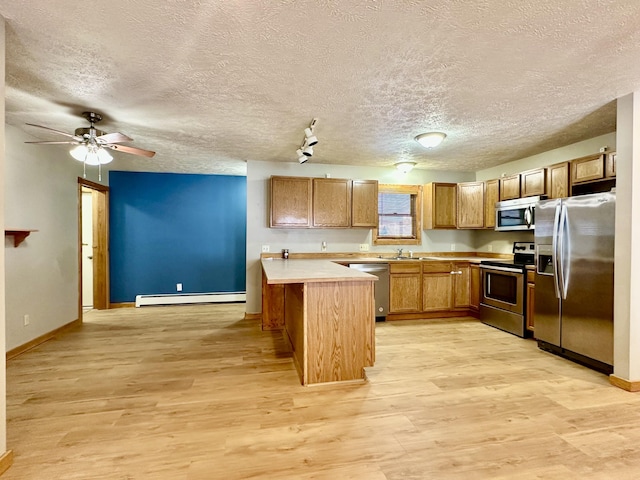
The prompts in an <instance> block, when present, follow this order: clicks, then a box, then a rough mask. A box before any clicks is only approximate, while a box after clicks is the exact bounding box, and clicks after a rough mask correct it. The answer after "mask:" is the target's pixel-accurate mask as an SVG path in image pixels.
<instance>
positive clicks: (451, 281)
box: [422, 262, 471, 312]
mask: <svg viewBox="0 0 640 480" xmlns="http://www.w3.org/2000/svg"><path fill="white" fill-rule="evenodd" d="M470 279H471V271H470V268H469V262H428V263H424V264H423V265H422V310H423V311H424V312H434V311H451V310H452V309H468V308H469V306H470V286H471V285H470Z"/></svg>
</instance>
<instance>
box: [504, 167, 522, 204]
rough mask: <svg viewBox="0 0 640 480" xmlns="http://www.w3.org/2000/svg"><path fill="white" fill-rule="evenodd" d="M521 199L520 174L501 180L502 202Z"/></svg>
mask: <svg viewBox="0 0 640 480" xmlns="http://www.w3.org/2000/svg"><path fill="white" fill-rule="evenodd" d="M514 198H520V174H519V173H516V174H514V175H509V176H506V177H502V178H501V179H500V200H513V199H514Z"/></svg>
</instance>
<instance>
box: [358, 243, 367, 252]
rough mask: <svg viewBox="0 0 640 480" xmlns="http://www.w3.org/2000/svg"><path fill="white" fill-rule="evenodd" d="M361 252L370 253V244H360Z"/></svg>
mask: <svg viewBox="0 0 640 480" xmlns="http://www.w3.org/2000/svg"><path fill="white" fill-rule="evenodd" d="M360 251H361V252H368V251H369V244H368V243H361V244H360Z"/></svg>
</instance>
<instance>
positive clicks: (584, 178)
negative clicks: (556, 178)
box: [571, 154, 605, 185]
mask: <svg viewBox="0 0 640 480" xmlns="http://www.w3.org/2000/svg"><path fill="white" fill-rule="evenodd" d="M604 157H605V156H604V154H598V155H588V156H586V157H581V158H576V159H575V160H571V184H572V185H575V184H576V183H583V182H591V181H593V180H600V179H602V178H604V175H605V163H604Z"/></svg>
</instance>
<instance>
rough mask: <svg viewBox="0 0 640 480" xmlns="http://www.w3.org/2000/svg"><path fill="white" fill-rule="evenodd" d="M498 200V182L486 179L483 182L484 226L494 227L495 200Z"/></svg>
mask: <svg viewBox="0 0 640 480" xmlns="http://www.w3.org/2000/svg"><path fill="white" fill-rule="evenodd" d="M498 201H500V182H499V181H498V180H497V179H496V180H487V181H486V182H484V226H485V228H491V229H493V228H495V226H496V202H498Z"/></svg>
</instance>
